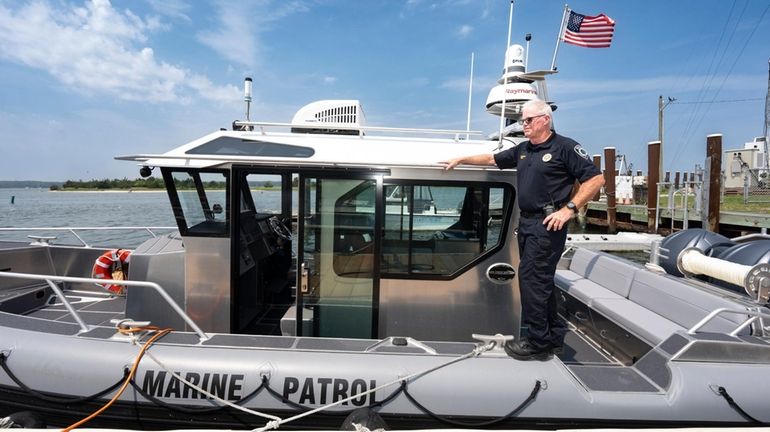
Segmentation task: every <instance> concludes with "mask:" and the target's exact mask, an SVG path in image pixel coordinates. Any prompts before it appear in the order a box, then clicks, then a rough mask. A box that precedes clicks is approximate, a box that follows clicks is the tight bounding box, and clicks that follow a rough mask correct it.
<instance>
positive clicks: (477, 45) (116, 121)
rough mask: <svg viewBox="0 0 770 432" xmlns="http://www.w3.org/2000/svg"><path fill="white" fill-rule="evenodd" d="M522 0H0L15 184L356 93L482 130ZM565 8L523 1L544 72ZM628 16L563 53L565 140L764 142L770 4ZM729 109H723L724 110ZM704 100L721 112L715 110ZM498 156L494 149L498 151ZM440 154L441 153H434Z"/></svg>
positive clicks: (703, 0) (394, 108) (670, 153)
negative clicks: (608, 36)
mask: <svg viewBox="0 0 770 432" xmlns="http://www.w3.org/2000/svg"><path fill="white" fill-rule="evenodd" d="M509 4H510V3H509V1H507V0H356V1H353V0H348V1H343V0H282V1H280V0H240V1H239V0H232V1H224V0H221V1H206V0H131V1H122V0H114V1H111V2H110V1H108V0H93V1H84V0H37V1H21V0H0V180H23V179H35V180H66V179H91V178H105V177H107V178H114V177H118V178H122V177H124V176H125V177H129V178H135V177H137V176H138V170H137V167H136V166H135V165H133V164H132V163H130V162H121V161H115V160H113V157H114V156H116V155H124V154H136V153H152V152H162V151H165V150H168V149H170V148H173V147H176V146H178V145H181V144H183V143H185V142H187V141H190V140H192V139H194V138H197V137H199V136H201V135H203V134H206V133H208V132H211V131H214V130H217V129H218V128H220V127H229V125H230V124H231V122H232V121H233V120H235V119H241V118H243V117H244V105H243V102H242V90H241V88H242V82H243V78H244V77H245V76H251V77H252V78H253V79H254V103H253V105H252V119H257V120H264V121H278V122H288V121H290V120H291V117H292V115H293V114H294V112H295V111H296V110H297V109H299V108H300V107H301V106H302V105H305V104H306V103H309V102H312V101H314V100H318V99H359V100H361V102H362V104H363V106H364V110H365V112H366V116H367V121H368V124H370V125H376V126H394V127H395V126H403V127H424V128H453V129H463V128H464V127H465V119H466V109H467V98H468V95H467V89H468V84H467V83H468V75H469V69H470V56H471V53H474V54H475V59H476V61H475V70H474V75H475V79H474V87H473V102H474V103H473V111H472V124H471V127H472V129H475V130H482V131H485V132H493V131H495V130H496V129H497V125H498V120H497V119H496V118H495V117H493V116H491V115H489V114H487V113H486V112H485V111H484V101H485V100H486V96H487V93H488V92H489V89H490V88H491V87H492V86H493V85H495V84H496V80H497V79H498V78H499V76H500V73H501V70H502V64H503V53H504V51H505V45H506V36H507V25H508V10H509ZM563 7H564V3H562V2H557V1H551V0H518V1H516V2H515V4H514V17H513V31H512V42H514V43H521V44H524V35H525V34H526V33H532V35H533V39H532V43H531V51H530V56H529V69H530V70H535V69H547V68H549V67H550V64H551V57H552V55H553V50H554V46H555V40H556V35H557V32H558V27H559V21H560V18H561V16H562V10H563ZM570 7H571V8H572V9H573V10H575V11H576V12H579V13H583V14H587V15H594V14H598V13H602V12H603V13H605V14H607V15H609V16H610V17H612V18H613V19H614V20H615V21H616V27H615V37H614V39H613V43H612V47H611V48H608V49H587V48H580V47H577V46H573V45H564V44H562V45H561V47H560V49H559V56H558V60H557V67H558V69H559V73H558V74H557V75H555V76H554V77H553V78H551V79H550V80H549V84H548V85H549V93H550V96H551V99H553V100H554V101H555V102H556V103H557V105H558V106H559V108H558V110H557V111H556V113H555V121H556V128H557V130H558V131H559V132H560V133H562V134H565V135H568V136H571V137H573V138H575V139H577V140H578V141H580V142H581V143H582V144H583V146H584V147H586V148H587V149H588V150H589V152H590V153H592V154H593V153H601V152H602V149H603V148H604V147H607V146H614V147H616V148H617V152H618V153H619V154H625V155H627V157H628V159H629V160H630V161H631V162H632V163H633V164H634V168H635V169H636V168H638V169H646V166H647V161H646V158H647V142H649V141H652V140H655V139H657V133H658V132H657V114H658V108H657V103H658V95H664V96H666V97H668V96H671V97H675V98H677V102H675V103H673V104H671V105H670V106H668V107H667V108H666V110H665V114H666V136H665V138H666V141H665V146H664V149H665V150H664V151H665V153H666V154H665V159H666V161H665V168H666V169H667V170H681V171H686V170H691V169H692V167H693V166H694V165H695V164H701V165H702V164H703V160H704V157H705V143H706V136H707V135H709V134H713V133H721V134H723V136H724V141H723V145H724V148H725V149H728V148H737V147H742V146H743V143H744V142H746V141H750V140H751V139H752V137H754V136H760V135H762V133H763V125H764V107H765V101H764V99H765V95H766V93H767V83H768V58H770V12H768V9H769V8H770V2H768V1H765V0H734V1H732V0H678V1H672V0H667V1H658V0H648V1H630V0H629V1H609V0H608V1H588V0H580V1H573V2H571V3H570ZM723 101H724V102H723ZM703 102H707V103H703ZM490 148H491V146H490ZM436 157H437V160H440V159H441V155H436Z"/></svg>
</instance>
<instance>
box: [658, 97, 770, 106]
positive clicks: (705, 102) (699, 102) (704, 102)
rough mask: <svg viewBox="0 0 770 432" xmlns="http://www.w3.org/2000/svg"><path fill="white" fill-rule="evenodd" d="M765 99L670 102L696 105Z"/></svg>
mask: <svg viewBox="0 0 770 432" xmlns="http://www.w3.org/2000/svg"><path fill="white" fill-rule="evenodd" d="M760 100H765V98H749V99H723V100H712V101H695V102H679V101H676V102H672V103H674V104H677V105H696V104H715V103H728V102H750V101H760Z"/></svg>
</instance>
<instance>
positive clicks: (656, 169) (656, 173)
mask: <svg viewBox="0 0 770 432" xmlns="http://www.w3.org/2000/svg"><path fill="white" fill-rule="evenodd" d="M659 182H660V141H651V142H649V143H647V232H650V233H654V232H655V228H656V226H655V225H656V224H655V218H656V217H657V215H656V214H655V213H656V207H657V203H658V183H659Z"/></svg>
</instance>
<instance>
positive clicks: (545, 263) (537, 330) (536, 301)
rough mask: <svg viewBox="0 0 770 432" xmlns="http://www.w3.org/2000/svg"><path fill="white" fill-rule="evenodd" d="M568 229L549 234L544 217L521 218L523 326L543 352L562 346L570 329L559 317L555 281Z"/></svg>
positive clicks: (519, 239)
mask: <svg viewBox="0 0 770 432" xmlns="http://www.w3.org/2000/svg"><path fill="white" fill-rule="evenodd" d="M566 241H567V227H563V228H562V229H561V230H559V231H548V230H546V226H545V225H543V217H536V218H525V217H521V218H519V229H518V242H519V255H520V257H521V260H520V263H519V292H520V293H521V326H522V328H523V327H527V328H528V339H529V342H530V344H531V345H532V346H533V347H534V348H536V349H540V350H545V349H548V348H551V347H560V346H562V344H563V343H564V335H565V334H566V333H567V326H566V323H565V322H564V320H562V319H560V318H559V315H558V302H557V298H558V297H557V295H558V293H557V290H556V287H555V286H554V282H553V278H554V274H555V273H556V265H557V264H558V263H559V258H561V254H562V253H563V252H564V244H565V242H566Z"/></svg>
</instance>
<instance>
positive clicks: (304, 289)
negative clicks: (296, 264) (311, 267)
mask: <svg viewBox="0 0 770 432" xmlns="http://www.w3.org/2000/svg"><path fill="white" fill-rule="evenodd" d="M309 274H310V272H309V271H308V269H307V267H306V266H305V263H304V262H303V263H302V265H301V266H300V280H299V289H300V292H301V293H302V294H307V293H308V277H309Z"/></svg>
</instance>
